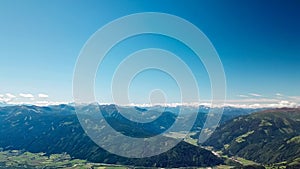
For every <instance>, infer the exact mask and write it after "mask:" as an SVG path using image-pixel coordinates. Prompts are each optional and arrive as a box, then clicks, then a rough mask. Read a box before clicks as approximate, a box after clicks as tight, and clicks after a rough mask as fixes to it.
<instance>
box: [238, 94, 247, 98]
mask: <svg viewBox="0 0 300 169" xmlns="http://www.w3.org/2000/svg"><path fill="white" fill-rule="evenodd" d="M238 96H239V97H244V98H247V97H249V96H247V95H243V94H240V95H238Z"/></svg>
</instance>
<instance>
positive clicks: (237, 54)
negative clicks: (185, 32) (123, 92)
mask: <svg viewBox="0 0 300 169" xmlns="http://www.w3.org/2000/svg"><path fill="white" fill-rule="evenodd" d="M299 8H300V1H298V0H294V1H292V0H287V1H277V0H275V1H260V0H254V1H253V0H246V1H233V0H229V1H174V0H169V1H166V0H164V1H161V0H154V1H143V0H130V1H125V0H120V1H112V0H107V1H105V0H101V1H92V0H88V1H78V0H63V1H61V0H52V1H37V0H36V1H33V0H28V1H21V0H17V1H15V0H2V1H0V99H1V100H0V101H6V102H18V101H19V102H26V101H28V102H33V103H34V102H36V103H37V102H43V101H51V102H72V78H73V71H74V68H75V64H76V59H77V57H78V55H79V52H80V50H81V48H82V47H83V45H84V44H85V42H86V41H87V40H88V38H89V37H90V36H91V35H92V34H93V33H94V32H95V31H97V30H98V29H99V28H101V27H102V26H104V25H105V24H107V23H109V22H110V21H112V20H114V19H117V18H119V17H122V16H125V15H128V14H133V13H137V12H164V13H169V14H173V15H177V16H179V17H182V18H184V19H186V20H188V21H189V22H191V23H193V24H194V25H196V26H197V27H198V28H199V29H201V30H202V31H203V32H204V33H205V34H206V35H207V37H208V38H209V39H210V41H211V42H212V43H213V45H214V47H215V48H216V50H217V52H218V54H219V56H220V59H221V61H222V63H223V66H224V70H225V74H226V80H227V98H228V103H239V104H242V103H246V102H247V103H248V102H257V103H262V102H268V103H272V104H273V103H276V104H277V103H278V104H290V103H292V102H295V103H297V104H299V103H300V97H299V96H300V90H299V86H300V68H299V66H300V22H299V21H300V10H299ZM120 29H122V28H120ZM126 41H127V42H128V44H131V46H128V45H126V44H125V41H124V43H122V44H120V45H119V46H117V47H116V49H118V50H116V51H115V52H111V53H110V57H108V59H107V60H106V62H107V63H108V64H106V65H104V66H103V67H101V69H103V70H104V71H103V70H99V74H98V75H97V79H96V92H98V93H101V94H103V95H101V96H99V97H104V99H103V100H104V102H110V99H109V98H108V93H105V88H102V87H101V83H102V82H103V80H105V79H109V78H110V77H111V73H112V71H113V70H114V69H115V67H114V66H116V65H117V63H118V62H119V61H120V57H118V56H119V55H124V56H125V55H126V54H127V55H128V54H130V53H132V52H134V50H137V49H142V48H144V47H149V46H151V47H160V48H165V49H168V50H171V51H174V52H175V53H176V49H177V46H178V45H182V44H179V42H176V41H175V40H172V39H169V38H166V37H162V36H154V35H145V36H144V37H134V38H131V39H128V40H126ZM114 54H115V55H114ZM178 54H179V55H181V57H182V59H183V60H185V61H186V62H187V63H188V64H189V65H190V66H191V69H192V70H193V72H194V70H195V74H196V75H197V80H198V82H200V83H201V84H202V85H201V86H200V88H201V90H202V92H201V97H202V98H203V99H209V98H210V94H209V93H210V88H209V81H208V78H207V75H203V72H205V70H204V69H203V67H201V63H199V64H196V62H194V61H193V59H191V58H192V57H191V55H192V53H188V49H186V50H182V51H181V53H180V51H179V53H178ZM199 65H200V66H199ZM101 73H102V74H101ZM156 74H157V72H155V71H154V72H148V75H147V72H145V74H144V75H143V76H142V75H140V76H137V78H136V79H134V81H133V84H132V86H133V87H131V89H130V90H131V92H132V93H135V92H137V91H138V93H139V95H136V96H133V97H135V99H136V100H138V99H140V101H142V100H143V98H140V97H144V96H141V95H143V91H148V90H151V89H153V86H155V85H158V86H160V87H161V88H165V89H166V90H168V89H169V90H170V91H167V93H168V92H169V93H170V94H171V95H172V90H171V89H173V87H170V85H167V84H169V83H168V82H171V81H172V79H170V78H169V77H166V75H164V74H160V75H156ZM158 77H165V78H163V79H165V81H160V83H159V84H157V83H156V82H158V81H159V80H158ZM150 82H152V83H150ZM104 83H105V82H104ZM145 84H147V85H145ZM105 85H107V84H104V86H105ZM151 85H153V86H151ZM141 86H142V87H144V88H142V87H141ZM171 86H172V85H171ZM175 88H176V86H174V89H175ZM173 94H174V93H173ZM133 95H134V94H133ZM174 95H176V94H174ZM14 96H15V97H14ZM147 97H148V96H147ZM170 97H171V96H170ZM174 97H175V96H174ZM133 100H134V99H133ZM170 101H171V102H172V101H174V102H176V100H172V98H171V99H170ZM142 102H143V101H142Z"/></svg>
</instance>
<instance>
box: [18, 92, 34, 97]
mask: <svg viewBox="0 0 300 169" xmlns="http://www.w3.org/2000/svg"><path fill="white" fill-rule="evenodd" d="M19 95H20V96H21V97H25V98H33V97H34V96H33V95H32V94H30V93H20V94H19Z"/></svg>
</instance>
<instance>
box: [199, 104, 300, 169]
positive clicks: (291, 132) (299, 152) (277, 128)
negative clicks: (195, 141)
mask: <svg viewBox="0 0 300 169" xmlns="http://www.w3.org/2000/svg"><path fill="white" fill-rule="evenodd" d="M204 145H206V146H213V147H214V149H216V150H222V151H223V153H225V154H227V155H229V156H239V157H243V158H246V159H249V160H252V161H255V162H258V163H263V164H274V163H279V162H285V163H286V164H289V163H294V165H298V164H299V163H298V162H297V161H299V157H300V108H280V109H273V110H265V111H260V112H256V113H252V114H249V115H244V116H239V117H236V118H234V119H231V120H229V121H227V122H226V123H224V124H222V125H220V126H219V127H218V128H217V129H216V131H215V132H214V133H213V134H212V136H211V137H210V138H209V139H208V140H207V141H206V142H205V143H204ZM297 158H298V159H297ZM298 167H300V165H299V166H298ZM296 168H297V167H296Z"/></svg>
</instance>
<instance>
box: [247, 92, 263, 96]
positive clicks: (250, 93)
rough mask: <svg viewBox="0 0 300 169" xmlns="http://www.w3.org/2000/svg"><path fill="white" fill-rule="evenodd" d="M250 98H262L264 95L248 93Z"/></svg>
mask: <svg viewBox="0 0 300 169" xmlns="http://www.w3.org/2000/svg"><path fill="white" fill-rule="evenodd" d="M248 94H249V95H250V96H254V97H261V96H262V95H260V94H257V93H248Z"/></svg>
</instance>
